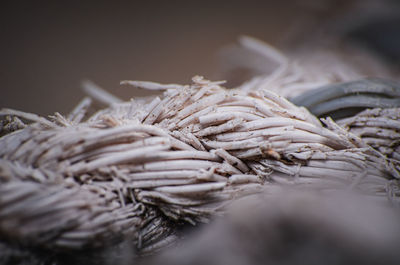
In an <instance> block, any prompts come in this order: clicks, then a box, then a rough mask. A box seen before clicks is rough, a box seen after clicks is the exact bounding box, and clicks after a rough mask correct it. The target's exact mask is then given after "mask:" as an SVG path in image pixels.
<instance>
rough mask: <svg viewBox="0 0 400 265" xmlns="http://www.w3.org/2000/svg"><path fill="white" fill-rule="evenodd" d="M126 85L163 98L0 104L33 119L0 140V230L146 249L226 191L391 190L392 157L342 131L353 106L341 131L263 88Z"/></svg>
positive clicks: (32, 242)
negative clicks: (25, 109)
mask: <svg viewBox="0 0 400 265" xmlns="http://www.w3.org/2000/svg"><path fill="white" fill-rule="evenodd" d="M126 83H130V84H132V85H136V86H142V87H147V88H150V89H157V90H164V95H163V96H162V97H161V98H160V97H154V98H151V99H138V100H132V101H131V102H126V103H113V104H111V106H110V107H109V108H106V109H104V110H101V111H99V112H97V113H95V114H94V115H92V116H91V117H89V118H87V119H85V116H86V112H87V109H88V107H89V105H90V100H88V99H85V100H83V101H82V102H81V104H79V105H78V107H77V108H76V109H75V110H74V111H73V112H72V113H71V114H70V115H69V116H68V117H63V116H61V115H59V114H56V115H55V116H54V117H52V119H53V120H52V121H49V120H47V119H44V118H41V117H39V116H36V115H34V114H26V113H22V112H18V111H13V110H7V109H3V110H2V111H1V115H14V116H19V117H21V118H23V119H25V120H31V121H34V123H33V124H31V125H27V126H26V127H25V128H23V129H19V130H17V131H14V132H12V133H8V134H6V135H5V136H3V137H2V138H0V182H1V185H0V234H1V236H2V238H6V239H7V240H9V241H10V242H17V243H19V244H22V245H28V246H35V247H47V248H51V249H53V250H54V249H81V248H82V247H103V246H107V245H109V244H112V243H114V242H118V241H120V240H122V239H123V238H124V239H129V240H132V241H133V242H135V244H136V246H137V249H138V250H139V251H141V252H142V253H147V252H152V251H155V250H157V249H159V248H162V247H165V246H167V245H169V244H171V243H173V242H175V241H176V239H177V238H179V229H178V228H179V227H180V226H181V225H183V224H184V223H191V224H196V223H198V222H207V221H208V220H209V219H210V218H211V217H212V216H214V215H216V214H220V213H223V209H224V206H225V205H226V204H227V203H229V202H231V201H232V200H234V199H236V198H240V197H242V196H245V195H248V194H254V193H257V192H260V191H266V192H268V191H271V192H272V191H273V190H274V189H276V188H277V187H279V186H280V185H298V186H305V187H313V188H315V189H318V190H324V191H329V190H337V189H349V188H350V189H353V190H357V191H360V192H361V193H364V194H367V195H370V196H374V197H376V198H378V199H379V198H381V199H383V200H386V198H389V200H390V201H392V202H395V201H396V199H398V197H399V196H400V192H399V189H398V179H399V177H400V176H399V164H398V161H397V160H395V159H394V158H397V155H392V156H391V157H392V158H387V157H385V156H384V155H383V154H381V153H380V152H379V151H376V150H375V149H373V148H371V147H370V146H369V145H368V143H369V142H368V141H367V142H366V141H364V140H365V137H363V136H364V135H360V136H361V137H362V138H359V137H358V136H356V135H355V134H352V133H350V132H351V131H352V130H354V129H353V128H355V127H354V126H357V125H359V122H360V121H362V117H363V116H362V114H360V116H357V117H355V118H354V121H353V120H351V121H343V124H344V125H346V126H349V125H350V126H352V127H351V130H350V132H349V131H348V130H346V129H345V128H343V127H340V126H339V125H337V124H336V123H335V122H334V121H333V120H331V119H329V118H328V119H326V120H324V121H325V123H326V126H327V127H324V126H323V125H322V124H321V123H320V122H319V120H318V119H316V118H315V117H314V116H313V115H311V114H310V113H309V112H308V111H307V110H306V109H305V108H302V107H297V106H295V105H293V104H292V103H290V102H289V101H287V100H286V99H285V98H283V97H281V96H279V95H277V94H275V93H273V92H271V91H268V90H265V89H260V90H256V91H243V90H240V89H234V90H227V89H225V88H223V87H221V84H222V82H210V81H207V80H204V79H202V78H200V77H195V78H194V79H193V84H192V85H186V86H181V85H165V86H163V85H160V84H156V83H150V82H135V81H128V82H126ZM103 96H104V95H103ZM102 98H103V99H104V100H103V101H104V102H108V103H112V102H114V100H113V99H110V98H107V96H106V95H105V96H104V97H102ZM395 111H397V113H398V109H397V110H395ZM380 113H381V114H385V113H386V112H385V111H383V112H380ZM391 118H392V116H390V115H389V116H385V121H387V122H388V124H396V125H397V123H398V121H397V120H392V119H391ZM388 119H389V121H388ZM83 120H84V121H83ZM9 121H11V122H12V123H13V124H12V125H11V126H8V127H7V126H6V127H7V128H17V129H18V128H21V127H23V124H22V122H21V121H20V120H18V119H14V120H13V119H9ZM397 129H398V128H397V127H396V128H394V130H397ZM378 131H379V130H378ZM354 132H355V133H357V131H354ZM379 133H380V131H379V132H377V133H376V135H379ZM396 136H397V134H396ZM397 140H398V138H397ZM374 147H376V146H374ZM377 149H378V150H380V149H379V147H378V148H377ZM395 152H397V150H395Z"/></svg>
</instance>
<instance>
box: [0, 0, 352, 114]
mask: <svg viewBox="0 0 400 265" xmlns="http://www.w3.org/2000/svg"><path fill="white" fill-rule="evenodd" d="M352 2H354V1H338V0H336V1H334V0H308V1H289V0H281V1H254V0H249V1H127V2H120V1H108V2H107V1H63V2H61V1H5V2H2V4H1V8H0V34H1V44H0V87H1V90H0V91H1V95H0V107H10V108H15V109H19V110H24V111H28V112H35V113H39V114H42V115H49V114H53V113H54V112H55V111H58V112H60V113H68V111H69V110H71V109H72V108H73V106H74V105H75V104H76V103H77V102H78V101H79V100H80V99H81V98H82V97H83V93H82V91H81V88H80V82H81V81H82V80H83V79H91V80H92V81H94V82H95V83H97V84H98V85H100V86H101V87H103V88H105V89H107V90H109V91H111V92H112V93H113V94H116V95H117V96H119V97H121V98H124V99H129V98H131V97H132V96H135V95H140V94H142V93H143V92H142V91H139V90H136V89H134V88H132V87H126V86H120V85H119V81H120V80H124V79H130V80H149V81H157V82H165V83H168V82H173V83H188V82H190V78H191V77H192V76H194V75H196V74H199V75H204V76H205V77H207V78H217V77H218V76H216V74H215V73H217V72H218V56H217V54H218V51H219V49H220V48H221V47H223V46H225V45H228V44H230V43H232V42H235V41H236V39H237V37H238V36H240V35H243V34H245V35H250V36H253V37H256V38H260V39H262V40H264V41H267V42H269V43H271V44H273V45H277V46H278V47H280V45H283V44H284V43H285V42H286V43H287V42H290V41H291V40H292V41H293V38H291V35H296V34H297V35H299V32H305V35H304V36H303V37H307V34H306V33H307V32H308V31H311V29H315V28H318V26H321V25H323V24H322V23H326V22H327V21H330V20H331V19H335V17H338V14H342V13H343V12H344V13H346V12H347V14H348V12H349V10H351V9H350V8H351V4H352ZM355 2H357V1H355ZM299 28H300V29H302V30H300V31H299ZM300 35H301V34H300Z"/></svg>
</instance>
